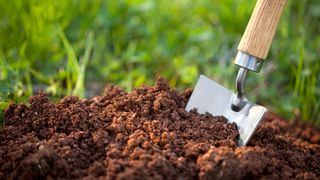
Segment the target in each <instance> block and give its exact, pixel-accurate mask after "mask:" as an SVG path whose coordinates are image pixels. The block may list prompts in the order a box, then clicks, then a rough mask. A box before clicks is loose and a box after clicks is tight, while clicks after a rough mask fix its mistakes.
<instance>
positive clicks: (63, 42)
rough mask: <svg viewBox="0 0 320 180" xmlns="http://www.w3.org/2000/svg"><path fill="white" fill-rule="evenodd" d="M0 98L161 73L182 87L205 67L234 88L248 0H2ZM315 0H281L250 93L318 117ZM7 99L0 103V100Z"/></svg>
mask: <svg viewBox="0 0 320 180" xmlns="http://www.w3.org/2000/svg"><path fill="white" fill-rule="evenodd" d="M0 3H1V4H5V6H0V12H1V13H0V39H1V41H0V97H1V99H0V102H1V103H2V104H5V105H7V104H9V103H10V102H12V101H14V102H24V101H26V99H27V97H28V96H30V95H32V94H33V93H34V92H36V91H38V90H45V91H46V92H47V93H49V94H50V95H52V96H54V97H61V96H63V95H78V96H81V97H85V96H87V95H88V94H91V93H90V91H92V89H94V87H95V86H96V84H100V85H101V86H103V85H104V84H106V83H113V84H117V85H119V86H122V87H124V88H125V89H127V90H131V89H132V88H134V87H137V86H139V85H141V84H152V83H153V82H154V79H155V77H156V76H164V77H166V78H168V79H169V80H170V83H171V85H172V86H174V87H177V88H179V89H184V88H187V87H193V86H194V85H195V83H196V80H197V78H198V76H199V74H205V75H207V76H210V77H212V78H213V79H215V80H216V81H219V82H220V83H222V84H224V85H225V86H226V87H229V88H231V89H232V88H233V87H234V81H235V76H236V71H237V69H238V68H237V67H235V66H234V65H233V63H232V59H233V57H234V56H235V54H236V51H237V44H238V43H239V40H240V38H241V35H242V33H243V31H244V29H245V27H246V24H247V22H248V20H249V18H250V15H251V12H252V10H253V8H254V2H252V1H247V0H224V1H220V0H199V1H192V0H171V1H168V0H163V1H153V0H115V1H106V0H95V1H89V0H83V1H78V0H65V1H36V0H21V1H4V0H0ZM319 12H320V3H319V1H318V0H305V1H288V5H287V7H286V10H285V13H284V16H283V17H282V19H281V22H280V25H279V28H278V31H277V34H276V38H275V40H274V42H273V44H272V48H271V51H270V53H269V56H268V60H267V61H266V63H265V65H264V67H263V69H262V72H260V73H259V74H255V73H250V75H249V79H248V81H247V85H248V86H247V92H248V93H247V94H248V97H249V99H250V100H252V101H256V102H259V103H260V104H263V105H268V106H269V108H270V109H271V110H272V111H275V112H277V113H280V114H282V115H284V116H286V117H287V118H293V116H294V115H295V116H297V117H298V118H301V119H304V120H309V121H314V122H316V123H318V124H320V112H319V109H320V98H319V97H320V94H319V93H320V89H319V88H320V61H319V57H320V54H319V52H320V51H319V49H320V36H319V34H320V32H319V31H320V29H319V24H320V23H319V20H320V13H319ZM3 107H5V106H3Z"/></svg>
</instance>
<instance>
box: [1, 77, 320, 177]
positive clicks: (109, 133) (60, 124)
mask: <svg viewBox="0 0 320 180" xmlns="http://www.w3.org/2000/svg"><path fill="white" fill-rule="evenodd" d="M190 93H191V91H186V92H183V93H178V92H176V91H174V90H170V87H169V86H168V83H167V82H166V81H165V80H164V79H159V80H158V81H157V83H156V85H155V86H153V87H140V88H137V89H135V90H134V91H132V92H131V93H126V92H124V91H122V90H121V89H119V88H117V87H114V86H109V87H107V88H106V90H105V94H104V95H103V96H97V97H94V98H92V99H85V100H81V99H79V98H77V97H65V98H63V99H62V100H60V101H59V102H57V103H53V102H50V101H49V99H48V98H47V97H46V96H45V95H44V94H38V95H36V96H32V97H30V99H29V104H28V105H26V104H20V105H17V104H12V105H10V107H9V108H8V109H7V110H6V111H5V122H4V123H5V124H4V127H3V128H1V129H0V179H45V178H47V179H79V178H85V179H96V178H98V177H100V178H104V179H253V178H254V179H319V178H320V145H319V144H320V131H319V129H316V128H314V127H312V126H309V125H305V124H302V123H300V122H298V121H294V122H288V121H285V120H282V119H281V118H279V117H277V116H275V115H273V114H269V115H268V116H267V118H266V119H265V120H264V122H263V123H262V125H261V126H260V127H259V129H258V130H257V132H256V133H255V134H254V136H253V138H252V139H251V141H250V142H249V144H248V146H246V147H237V146H236V139H237V136H238V133H237V130H236V126H235V125H234V124H229V123H227V122H226V120H225V119H224V118H223V117H212V116H211V115H209V114H206V115H199V114H197V113H196V112H191V113H187V112H185V110H184V107H185V105H186V102H187V100H188V97H189V95H190Z"/></svg>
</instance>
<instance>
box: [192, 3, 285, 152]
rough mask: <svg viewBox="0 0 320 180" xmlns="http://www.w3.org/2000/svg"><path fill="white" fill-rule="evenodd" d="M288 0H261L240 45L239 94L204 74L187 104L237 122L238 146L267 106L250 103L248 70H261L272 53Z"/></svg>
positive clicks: (255, 125)
mask: <svg viewBox="0 0 320 180" xmlns="http://www.w3.org/2000/svg"><path fill="white" fill-rule="evenodd" d="M286 2H287V0H258V1H257V3H256V6H255V9H254V11H253V13H252V15H251V18H250V20H249V23H248V25H247V28H246V30H245V32H244V34H243V36H242V39H241V41H240V44H239V46H238V53H237V55H236V58H235V60H234V63H235V64H237V65H238V66H240V69H239V72H238V75H237V78H236V93H233V92H232V91H230V90H229V89H227V88H225V87H223V86H221V85H220V84H218V83H216V82H215V81H213V80H211V79H209V78H208V77H206V76H203V75H201V76H200V78H199V80H198V82H197V85H196V87H195V88H194V90H193V93H192V95H191V97H190V99H189V102H188V104H187V106H186V110H187V111H190V110H192V109H197V111H198V112H199V113H206V112H208V113H210V114H212V115H213V116H224V117H225V118H227V119H228V122H235V123H236V124H237V128H238V131H239V135H240V136H239V140H238V145H239V146H242V145H246V144H247V142H248V141H249V139H250V137H251V136H252V134H253V132H254V131H255V129H256V128H257V126H258V125H259V123H260V122H261V120H262V119H263V117H264V115H265V114H266V112H267V109H266V108H265V107H263V106H259V105H257V104H255V103H253V102H250V101H249V100H248V99H247V98H246V96H245V91H244V86H245V82H246V77H247V74H248V71H254V72H259V71H260V69H261V66H262V64H263V61H264V59H266V57H267V54H268V52H269V48H270V45H271V42H272V39H273V36H274V33H275V31H276V27H277V24H278V22H279V19H280V16H281V14H282V11H283V9H284V6H285V4H286Z"/></svg>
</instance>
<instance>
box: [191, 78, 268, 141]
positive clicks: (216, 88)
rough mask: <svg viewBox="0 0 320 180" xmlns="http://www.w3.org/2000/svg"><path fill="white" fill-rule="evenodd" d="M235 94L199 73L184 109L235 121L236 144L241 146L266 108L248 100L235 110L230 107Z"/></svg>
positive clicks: (261, 117) (248, 137)
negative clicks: (237, 134) (237, 135)
mask: <svg viewBox="0 0 320 180" xmlns="http://www.w3.org/2000/svg"><path fill="white" fill-rule="evenodd" d="M235 96H236V95H235V94H234V93H233V92H231V91H230V90H229V89H227V88H225V87H223V86H221V85H220V84H218V83H216V82H215V81H213V80H211V79H209V78H207V77H206V76H204V75H201V76H200V78H199V80H198V82H197V85H196V87H195V88H194V90H193V92H192V94H191V97H190V99H189V101H188V103H187V106H186V111H190V110H192V109H194V108H195V109H197V111H198V113H200V114H204V113H206V112H208V113H210V114H212V115H213V116H224V117H225V118H226V119H227V120H228V122H231V123H232V122H235V123H236V124H237V128H238V132H239V135H240V136H239V139H238V145H239V146H243V145H246V144H247V143H248V141H249V140H250V138H251V136H252V134H253V133H254V131H255V130H256V128H257V127H258V125H259V123H260V122H261V120H262V119H263V117H264V115H265V114H266V112H267V109H266V108H265V107H263V106H259V105H257V104H254V103H252V102H249V101H248V103H247V104H246V105H245V106H244V107H243V108H242V109H241V110H240V111H239V112H235V111H233V110H232V109H231V103H232V100H233V98H234V97H235Z"/></svg>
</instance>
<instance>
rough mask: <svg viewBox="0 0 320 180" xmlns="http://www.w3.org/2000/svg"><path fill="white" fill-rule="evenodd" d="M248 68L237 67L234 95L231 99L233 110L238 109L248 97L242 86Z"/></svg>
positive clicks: (244, 82)
mask: <svg viewBox="0 0 320 180" xmlns="http://www.w3.org/2000/svg"><path fill="white" fill-rule="evenodd" d="M247 74H248V70H247V69H245V68H243V67H241V68H240V69H239V72H238V75H237V79H236V90H237V93H236V96H235V98H234V99H233V101H232V104H231V108H232V110H234V111H240V110H241V109H242V108H243V107H244V106H245V105H246V104H247V102H248V99H247V97H246V95H245V92H244V86H245V84H246V79H247Z"/></svg>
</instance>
